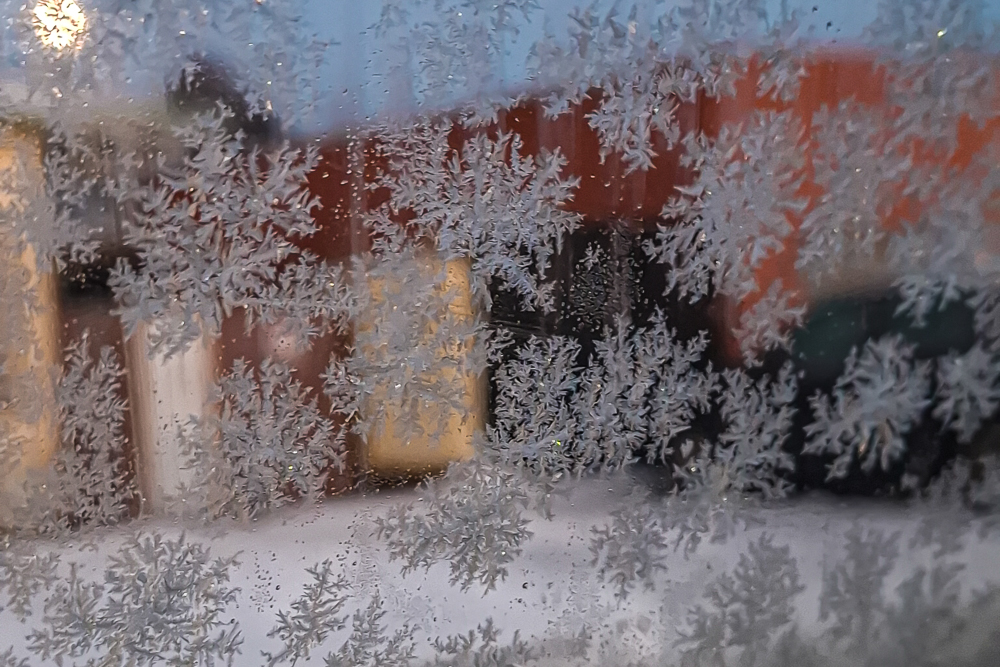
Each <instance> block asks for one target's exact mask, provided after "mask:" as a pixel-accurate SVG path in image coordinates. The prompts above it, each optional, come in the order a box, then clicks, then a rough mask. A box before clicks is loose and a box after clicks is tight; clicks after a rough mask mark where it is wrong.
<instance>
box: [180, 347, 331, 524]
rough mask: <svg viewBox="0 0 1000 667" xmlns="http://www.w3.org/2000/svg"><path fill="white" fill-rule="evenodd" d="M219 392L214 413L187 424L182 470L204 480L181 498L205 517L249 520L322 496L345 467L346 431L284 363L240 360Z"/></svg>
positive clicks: (226, 377)
mask: <svg viewBox="0 0 1000 667" xmlns="http://www.w3.org/2000/svg"><path fill="white" fill-rule="evenodd" d="M218 394H219V406H218V415H217V416H215V415H212V416H209V417H207V418H206V419H205V420H204V421H203V422H202V423H201V424H197V423H196V424H191V425H189V428H187V429H185V430H186V432H185V434H184V436H185V441H186V442H185V448H186V453H187V456H188V461H187V466H186V467H187V468H189V469H191V470H193V471H195V473H196V474H198V475H201V476H202V477H203V478H202V479H201V480H200V485H199V486H198V487H196V488H195V489H189V490H187V491H185V492H182V493H181V494H180V497H179V498H178V499H177V500H178V501H179V500H184V501H185V502H186V503H188V504H189V506H191V505H194V506H195V507H196V509H198V510H199V511H203V512H207V518H215V517H217V516H222V515H232V516H236V517H239V518H243V519H254V518H256V517H258V516H259V515H261V514H262V513H264V512H267V511H268V510H271V509H274V508H276V507H280V506H281V505H284V504H286V503H289V502H292V501H293V500H295V499H296V498H302V499H304V500H306V501H307V502H316V501H317V500H318V499H319V498H320V497H322V494H323V492H324V490H325V488H326V481H327V478H328V476H329V475H330V473H331V472H332V471H333V470H342V469H343V467H344V464H345V458H344V457H345V437H346V434H345V432H344V430H343V429H342V428H339V427H337V426H336V425H335V424H334V423H333V421H332V420H331V419H330V418H329V417H327V416H325V415H324V414H323V413H322V412H321V411H320V409H319V407H318V404H317V397H316V396H315V395H313V394H312V392H311V390H310V389H308V388H305V387H304V386H303V385H302V383H301V382H299V381H298V380H296V379H294V377H293V376H292V371H291V369H290V368H289V367H287V366H285V365H284V364H281V363H278V362H272V361H270V360H265V361H264V362H263V363H262V364H261V366H260V368H259V369H256V370H255V369H253V368H252V367H250V365H249V364H248V363H247V362H246V361H245V360H243V359H238V360H236V362H235V363H234V364H233V368H232V369H231V370H230V372H229V373H227V374H226V375H224V376H223V377H222V378H221V379H220V381H219V385H218ZM206 471H207V473H208V474H207V475H206V474H205V473H206ZM192 499H193V502H192Z"/></svg>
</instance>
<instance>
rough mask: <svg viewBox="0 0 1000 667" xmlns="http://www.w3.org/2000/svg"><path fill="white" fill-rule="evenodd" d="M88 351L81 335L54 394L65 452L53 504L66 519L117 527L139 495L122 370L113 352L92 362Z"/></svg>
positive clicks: (68, 355)
mask: <svg viewBox="0 0 1000 667" xmlns="http://www.w3.org/2000/svg"><path fill="white" fill-rule="evenodd" d="M91 347H92V346H91V345H90V341H89V339H88V337H86V336H84V337H83V338H82V339H81V340H80V341H77V342H76V343H74V344H73V345H72V346H71V347H70V348H69V350H68V351H67V353H66V362H65V363H66V370H65V372H64V373H63V377H62V379H61V381H60V382H59V385H58V388H57V392H56V400H57V401H58V404H59V416H60V424H61V427H62V432H61V435H62V437H61V441H62V446H63V450H62V451H61V452H60V453H59V454H58V455H57V457H56V463H55V467H56V470H57V474H58V476H59V480H58V482H61V483H59V484H58V485H54V486H55V489H54V491H53V493H54V495H55V498H54V499H53V500H54V501H55V505H56V507H57V508H58V510H59V511H60V512H63V513H65V516H64V517H63V518H64V520H65V519H67V518H69V517H72V519H73V521H74V522H80V523H98V524H115V523H118V522H119V521H120V520H122V519H123V518H124V517H125V516H127V514H128V511H129V507H130V503H131V502H132V501H133V500H134V499H135V497H136V493H137V491H136V488H135V482H134V480H133V479H132V470H131V467H132V466H131V461H130V459H129V456H128V451H129V450H128V439H127V437H126V434H125V412H126V408H127V405H126V401H125V399H124V397H123V390H122V379H123V378H124V376H125V370H124V369H123V368H122V367H121V364H120V363H119V361H118V358H117V355H116V353H115V351H114V348H112V347H109V346H104V347H102V348H101V349H100V353H99V356H98V357H97V358H94V357H93V356H92V355H93V352H92V350H91Z"/></svg>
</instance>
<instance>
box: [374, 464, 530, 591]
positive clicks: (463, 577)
mask: <svg viewBox="0 0 1000 667" xmlns="http://www.w3.org/2000/svg"><path fill="white" fill-rule="evenodd" d="M518 477H519V475H518V474H517V473H516V472H514V471H511V470H509V469H507V468H504V467H501V466H497V465H495V464H491V463H490V462H489V461H486V460H483V459H482V458H474V459H473V460H471V461H467V462H463V463H454V464H452V465H451V467H450V468H449V469H448V474H447V475H445V476H444V477H443V478H442V479H440V480H432V481H430V482H428V483H427V489H426V491H425V492H424V494H423V498H422V502H420V503H411V504H409V505H401V506H397V507H394V508H392V509H391V510H390V511H389V512H388V514H387V515H386V516H384V517H380V518H379V519H378V529H379V535H380V536H382V537H384V538H385V539H386V541H387V543H388V546H389V550H390V554H391V556H392V558H393V559H401V560H402V561H403V571H404V572H407V571H413V570H416V569H418V568H428V569H429V568H430V567H431V566H432V565H434V564H435V563H437V562H438V561H441V560H447V561H448V562H449V563H450V566H451V576H450V580H451V583H453V584H459V585H460V586H461V588H462V590H466V589H468V588H470V587H471V586H472V585H473V584H480V585H481V586H483V587H484V588H485V589H486V590H487V591H489V590H491V589H493V588H494V587H495V586H496V583H497V582H498V581H501V580H503V579H504V578H505V577H506V576H507V565H509V564H510V563H511V562H512V561H513V560H514V559H515V558H516V557H517V556H518V555H519V554H520V553H521V550H522V549H523V547H522V544H523V542H524V541H525V540H527V539H528V538H530V537H531V534H532V533H531V531H529V530H528V528H527V526H528V523H529V521H528V519H526V518H525V517H524V515H523V512H524V509H525V508H526V507H527V506H528V505H529V503H530V499H529V496H528V494H527V492H526V491H525V490H523V489H522V488H521V484H520V483H519V479H518Z"/></svg>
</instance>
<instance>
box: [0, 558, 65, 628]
mask: <svg viewBox="0 0 1000 667" xmlns="http://www.w3.org/2000/svg"><path fill="white" fill-rule="evenodd" d="M59 560H60V559H59V556H58V555H57V554H54V553H47V554H42V553H37V552H35V551H34V550H31V549H29V547H28V546H27V545H26V544H24V543H14V544H4V545H3V546H2V547H0V591H2V592H3V595H4V597H5V598H6V604H5V605H4V607H5V608H6V609H10V610H11V611H13V612H14V614H15V615H16V616H17V617H18V618H19V619H21V620H22V621H23V620H24V619H25V618H26V617H28V616H31V614H32V611H33V607H34V606H35V604H36V602H37V600H38V599H39V597H40V594H41V592H42V591H43V590H44V591H49V590H51V589H52V587H53V586H54V585H56V583H57V581H58V580H59V577H58V573H57V568H58V566H59ZM3 610H4V609H3V608H0V611H3Z"/></svg>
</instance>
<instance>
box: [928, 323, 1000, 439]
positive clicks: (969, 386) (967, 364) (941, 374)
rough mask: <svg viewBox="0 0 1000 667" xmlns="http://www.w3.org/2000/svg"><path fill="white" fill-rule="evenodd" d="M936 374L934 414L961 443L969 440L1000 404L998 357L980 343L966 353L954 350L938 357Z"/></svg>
mask: <svg viewBox="0 0 1000 667" xmlns="http://www.w3.org/2000/svg"><path fill="white" fill-rule="evenodd" d="M936 376H937V377H936V379H937V385H936V386H937V390H936V399H937V400H936V401H935V404H934V411H933V414H934V416H935V417H936V418H938V419H939V420H941V423H942V424H943V425H944V427H945V428H950V429H951V430H953V431H955V433H956V434H957V435H958V439H959V441H960V442H969V441H970V440H971V439H972V437H973V436H974V435H975V434H976V432H977V431H978V430H979V427H980V425H981V424H982V423H983V421H984V420H986V419H990V418H991V417H993V415H994V414H996V411H997V407H998V406H1000V386H998V380H1000V377H998V366H997V363H996V359H995V357H994V355H993V354H991V353H990V352H988V351H987V350H986V349H985V348H984V347H983V345H982V342H978V343H976V344H975V345H974V346H973V347H971V348H970V349H969V350H968V352H965V353H964V354H958V353H956V352H951V353H949V354H948V355H947V356H945V357H942V358H940V359H938V360H937V374H936Z"/></svg>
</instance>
